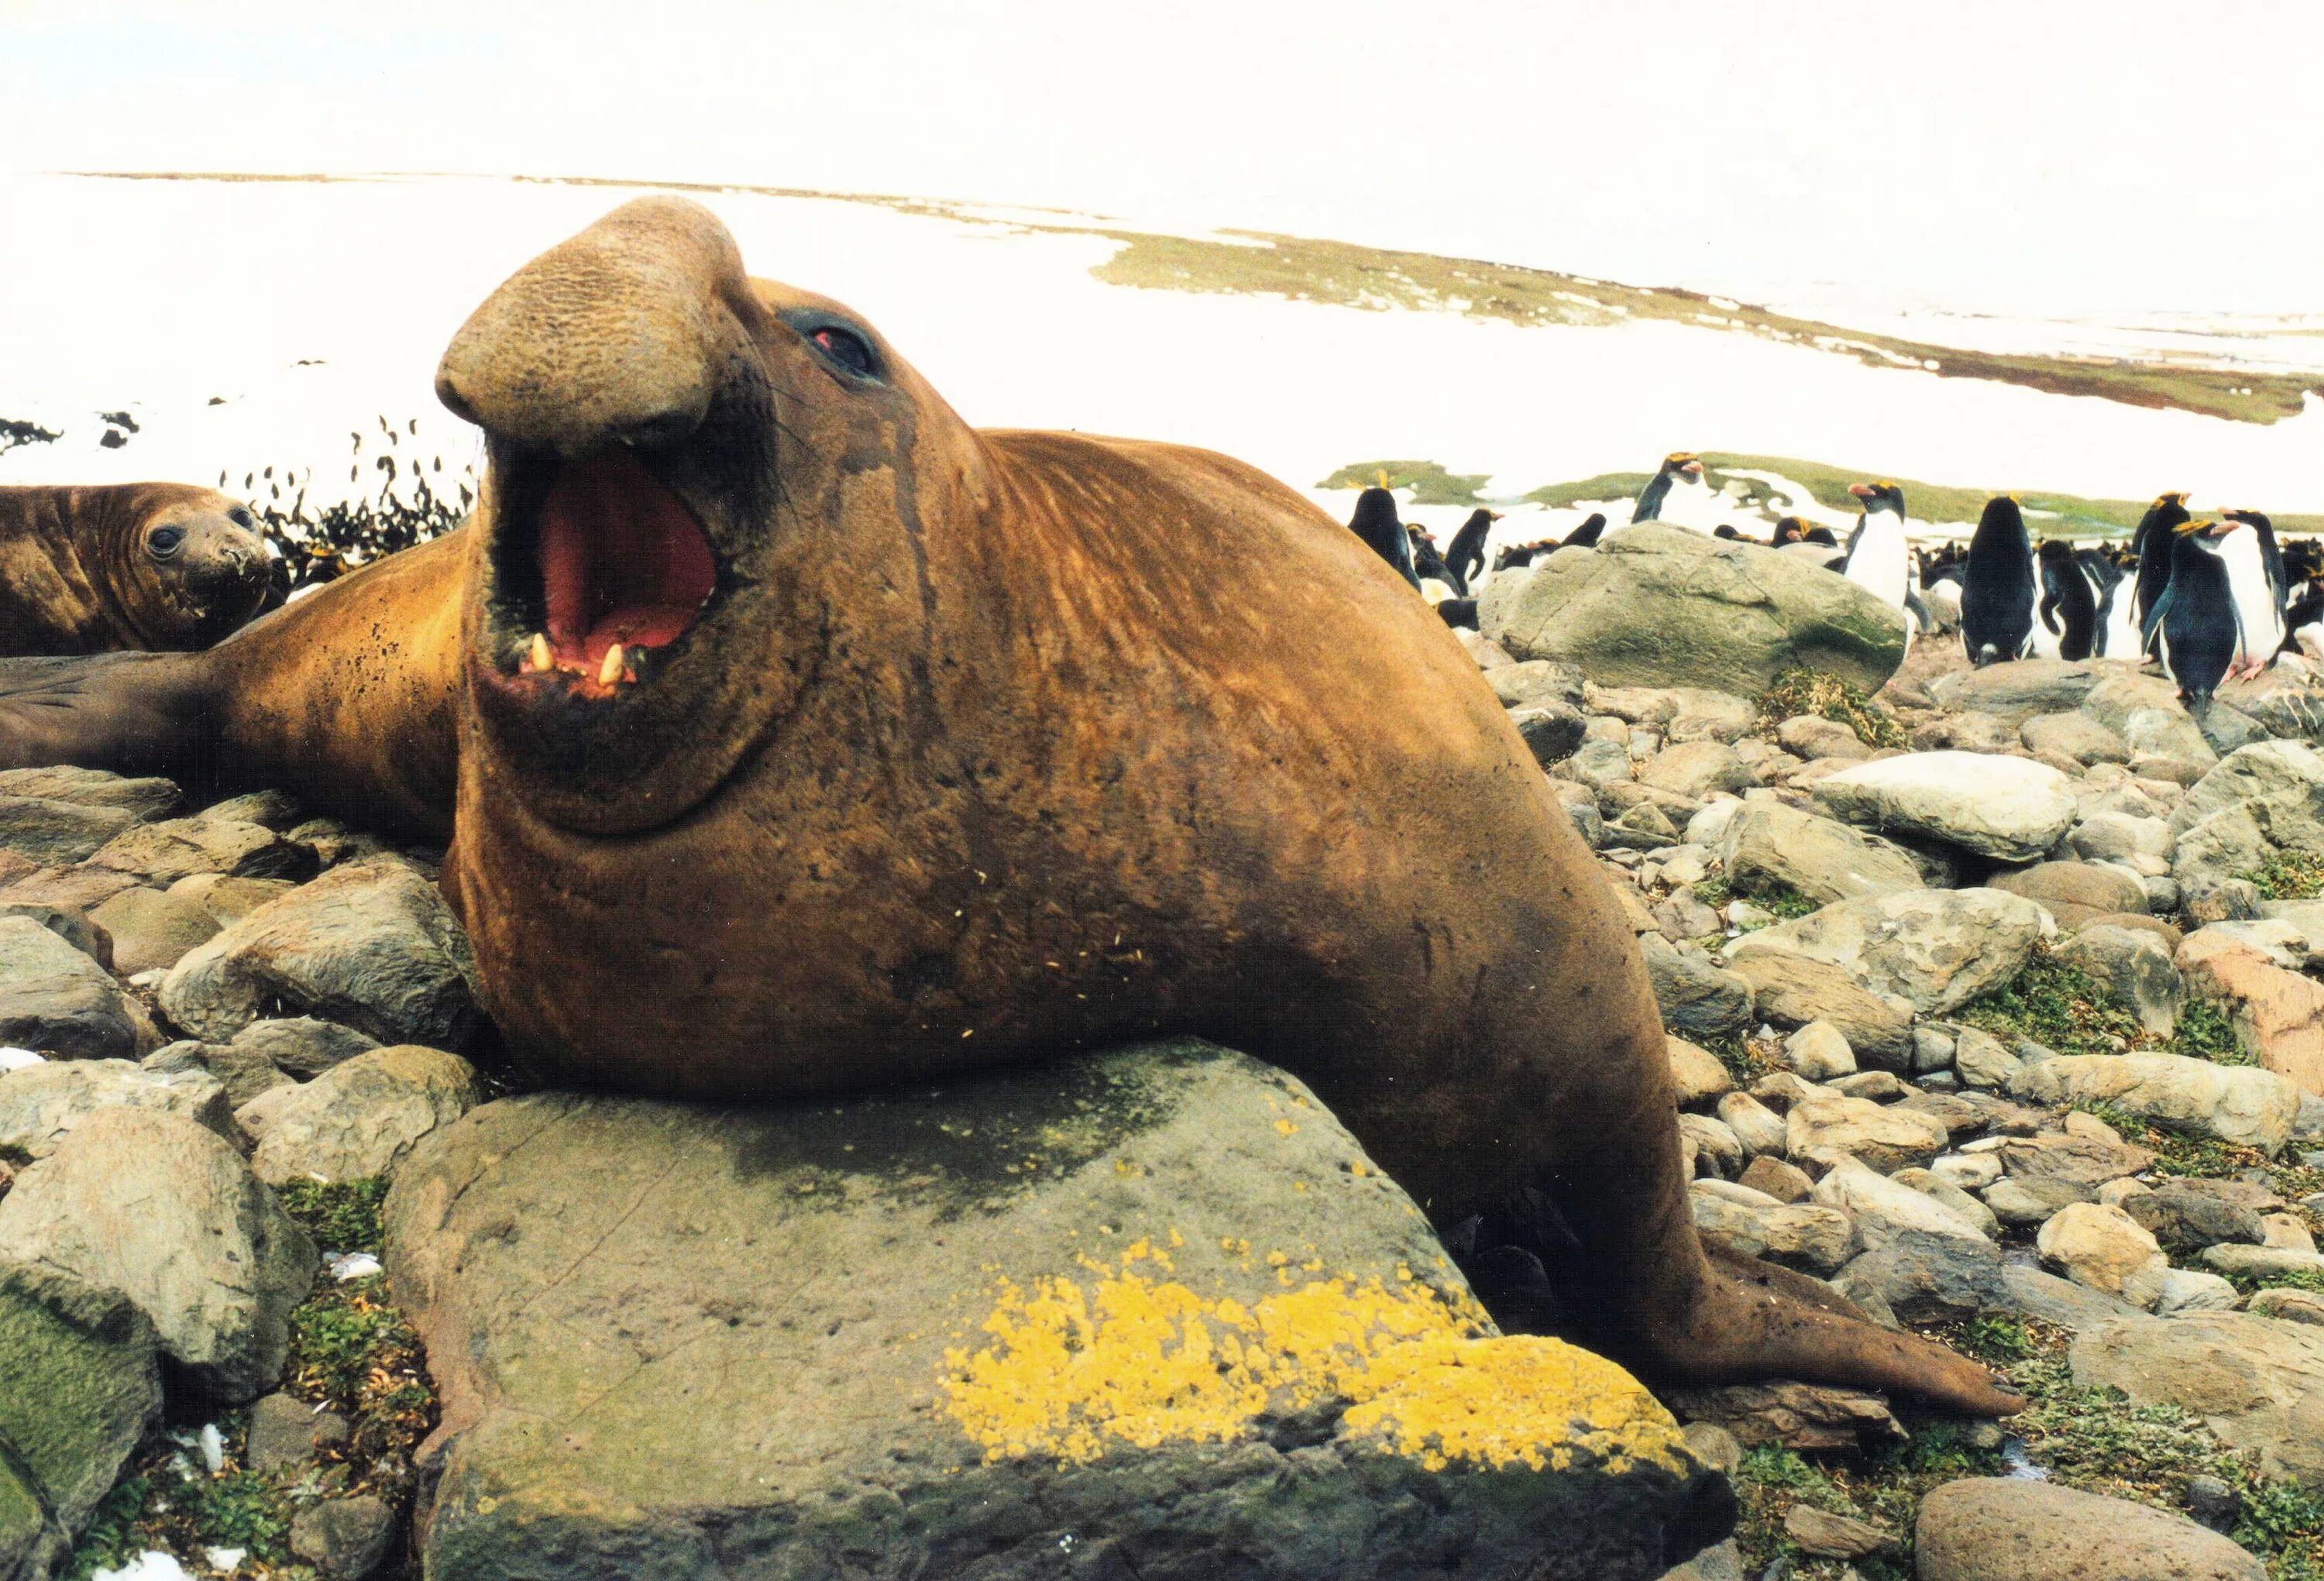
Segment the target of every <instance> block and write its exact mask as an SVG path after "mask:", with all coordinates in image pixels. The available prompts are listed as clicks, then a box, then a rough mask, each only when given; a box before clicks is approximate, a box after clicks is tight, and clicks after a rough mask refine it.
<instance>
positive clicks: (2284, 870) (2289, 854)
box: [2243, 850, 2324, 900]
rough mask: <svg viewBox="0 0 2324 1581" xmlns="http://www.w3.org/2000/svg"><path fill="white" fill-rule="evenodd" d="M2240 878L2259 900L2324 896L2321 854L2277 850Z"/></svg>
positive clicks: (2323, 872)
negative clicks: (2255, 893)
mask: <svg viewBox="0 0 2324 1581" xmlns="http://www.w3.org/2000/svg"><path fill="white" fill-rule="evenodd" d="M2243 877H2245V878H2248V879H2250V880H2251V881H2252V884H2253V887H2255V888H2256V889H2258V891H2259V897H2260V898H2261V899H2262V900H2314V899H2316V898H2317V897H2318V896H2324V855H2317V854H2314V853H2311V852H2309V851H2300V850H2280V851H2277V852H2276V853H2275V854H2274V855H2273V856H2272V857H2270V858H2268V859H2267V860H2265V861H2264V862H2262V863H2261V864H2260V865H2259V866H2258V867H2257V868H2255V869H2253V870H2252V871H2250V872H2248V873H2246V874H2244V875H2243Z"/></svg>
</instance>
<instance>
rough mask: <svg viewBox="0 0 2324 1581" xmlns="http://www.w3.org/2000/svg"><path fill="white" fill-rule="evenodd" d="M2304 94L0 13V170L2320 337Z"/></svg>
mask: <svg viewBox="0 0 2324 1581" xmlns="http://www.w3.org/2000/svg"><path fill="white" fill-rule="evenodd" d="M2319 82H2324V5H2318V4H2314V3H2312V0H2300V3H2289V0H2287V3H2282V4H2275V3H2266V0H2255V3H2249V4H2234V3H2232V0H2229V3H2227V4H2216V3H2215V4H2210V5H2199V6H2193V5H2184V4H2179V3H2173V4H2168V5H2164V4H2156V3H2154V0H2107V3H2103V4H2101V3H2098V0H2078V3H2075V4H2048V5H2044V4H2042V3H2040V0H2010V3H2002V4H1995V3H1989V0H1944V3H1942V4H1922V5H1912V6H1909V7H1906V6H1898V5H1883V4H1879V3H1878V0H1849V3H1847V4H1822V3H1812V4H1794V5H1770V4H1761V5H1737V4H1734V3H1733V0H1728V3H1725V4H1690V3H1681V0H1662V3H1646V4H1642V3H1639V0H1617V3H1607V0H1595V3H1591V4H1572V3H1569V0H1558V3H1556V4H1538V3H1536V4H1510V5H1502V4H1481V3H1470V4H1438V5H1422V4H1414V3H1412V0H1405V3H1402V4H1385V5H1384V4H1379V3H1376V0H1333V3H1331V4H1305V3H1300V4H1270V3H1268V0H1225V3H1222V0H1173V3H1172V4H1168V5H1142V6H1137V7H1135V8H1132V7H1130V6H1128V5H1118V4H1103V3H1101V4H1095V5H1093V4H1090V3H1089V0H981V3H979V4H976V5H935V4H926V3H923V4H901V3H897V0H838V3H834V0H821V3H819V4H816V5H799V4H794V3H790V0H773V3H762V4H756V5H748V6H735V7H731V8H729V7H722V6H712V5H683V4H659V5H648V4H641V3H632V4H625V5H601V4H596V3H595V0H576V3H571V4H564V5H554V6H551V5H493V4H491V3H489V0H466V3H463V4H439V3H436V0H422V3H418V4H399V5H365V4H361V3H360V0H350V3H347V4H341V5H328V6H326V5H315V4H311V3H308V0H300V3H299V4H280V5H277V4H244V3H239V0H206V3H205V4H203V5H200V6H198V7H196V6H191V5H183V4H166V5H164V4H142V5H141V4H105V3H103V0H55V3H52V0H0V170H17V171H26V170H64V169H82V170H101V169H149V170H150V169H198V170H268V171H346V170H462V171H476V172H523V173H533V174H561V175H603V176H622V177H642V178H650V179H677V180H709V181H748V182H759V183H770V184H779V185H786V186H797V187H811V188H825V189H831V190H839V191H875V192H900V193H910V194H920V195H929V196H941V197H953V198H972V199H984V200H992V201H1005V202H1018V203H1033V204H1052V205H1057V206H1060V207H1075V208H1084V209H1093V210H1099V211H1102V212H1107V213H1112V214H1117V215H1122V216H1128V217H1131V218H1136V219H1141V220H1148V221H1154V222H1165V223H1172V224H1195V225H1248V226H1251V227H1254V228H1261V229H1269V230H1278V231H1286V232H1291V233H1295V234H1310V235H1330V236H1341V237H1346V238H1349V239H1353V240H1360V241H1366V242H1372V243H1377V244H1390V245H1404V246H1411V247H1416V248H1419V249H1422V250H1425V251H1430V252H1439V253H1461V254H1475V255H1482V256H1487V257H1493V258H1500V259H1507V260H1511V261H1515V262H1528V263H1535V264H1540V265H1545V266H1547V267H1552V268H1562V269H1568V270H1573V271H1580V272H1583V273H1590V274H1596V275H1600V276H1604V277H1607V278H1611V279H1618V280H1629V281H1633V282H1636V283H1641V284H1656V283H1680V284H1688V285H1694V286H1698V287H1701V288H1704V289H1711V290H1725V291H1729V292H1732V293H1735V294H1738V295H1747V296H1750V297H1753V298H1756V299H1763V300H1766V299H1784V298H1787V297H1789V298H1794V299H1796V298H1802V297H1807V298H1812V299H1819V300H1830V299H1831V298H1833V297H1834V296H1835V295H1840V296H1847V295H1850V294H1853V295H1857V296H1860V297H1861V298H1863V299H1867V300H1880V301H1887V302H1891V303H1896V302H1903V301H1906V300H1923V301H1933V302H1937V303H1941V304H1944V305H1948V306H1951V307H1957V308H2012V309H2020V310H2032V311H2046V312H2052V313H2061V314H2091V315H2096V314H2106V313H2125V312H2138V311H2144V310H2149V309H2163V310H2189V311H2215V312H2216V311H2232V312H2279V311H2280V312H2309V313H2313V312H2319V311H2324V278H2319V277H2324V182H2319V180H2317V179H2315V175H2314V165H2315V162H2316V159H2317V156H2318V154H2319V146H2324V123H2319V115H2318V113H2317V110H2318V105H2317V97H2316V96H2317V93H2318V85H2319ZM250 240H251V241H252V242H253V243H254V244H262V245H263V240H264V239H263V238H251V239H250Z"/></svg>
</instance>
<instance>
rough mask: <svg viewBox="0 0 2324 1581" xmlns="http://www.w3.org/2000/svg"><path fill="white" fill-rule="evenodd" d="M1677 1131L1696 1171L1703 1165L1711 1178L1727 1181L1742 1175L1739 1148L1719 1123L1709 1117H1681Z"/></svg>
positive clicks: (1731, 1135)
mask: <svg viewBox="0 0 2324 1581" xmlns="http://www.w3.org/2000/svg"><path fill="white" fill-rule="evenodd" d="M1678 1129H1679V1135H1681V1136H1682V1137H1683V1139H1684V1141H1685V1145H1686V1149H1687V1152H1688V1154H1690V1155H1691V1156H1692V1157H1693V1158H1694V1159H1695V1160H1696V1161H1697V1166H1698V1170H1700V1168H1701V1167H1702V1166H1705V1165H1707V1166H1708V1167H1709V1169H1710V1171H1711V1173H1712V1174H1714V1175H1716V1176H1718V1177H1719V1178H1720V1179H1721V1180H1727V1181H1731V1180H1733V1179H1734V1178H1735V1177H1736V1176H1737V1175H1739V1174H1741V1173H1742V1172H1743V1144H1742V1143H1741V1141H1739V1140H1738V1138H1737V1137H1736V1135H1735V1133H1734V1132H1732V1131H1730V1130H1729V1129H1728V1128H1727V1127H1726V1126H1724V1125H1722V1124H1721V1123H1720V1122H1719V1121H1717V1120H1714V1119H1712V1118H1711V1117H1710V1116H1709V1115H1681V1116H1679V1117H1678Z"/></svg>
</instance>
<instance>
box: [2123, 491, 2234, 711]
mask: <svg viewBox="0 0 2324 1581" xmlns="http://www.w3.org/2000/svg"><path fill="white" fill-rule="evenodd" d="M2157 530H2158V531H2167V532H2168V533H2170V535H2171V539H2172V542H2171V580H2170V581H2169V582H2168V583H2167V584H2165V585H2164V587H2163V596H2162V597H2161V598H2159V599H2157V600H2156V601H2155V603H2154V609H2153V612H2152V613H2150V614H2149V615H2148V616H2147V618H2146V624H2145V627H2144V630H2143V631H2142V633H2141V640H2142V643H2143V644H2144V647H2145V648H2146V649H2148V650H2149V651H2152V652H2153V654H2154V655H2155V656H2156V657H2159V658H2160V659H2161V660H2162V661H2163V671H2164V673H2165V674H2167V675H2169V676H2170V677H2171V678H2172V680H2173V681H2176V682H2177V683H2179V696H2180V698H2181V701H2183V702H2184V703H2186V704H2187V709H2188V712H2190V713H2192V714H2193V715H2194V716H2195V718H2196V720H2197V721H2198V722H2200V721H2201V720H2202V718H2203V716H2204V715H2205V714H2206V713H2207V712H2209V710H2210V706H2211V694H2213V693H2215V692H2217V691H2218V689H2219V683H2220V682H2221V681H2222V680H2224V679H2225V678H2226V677H2227V671H2228V670H2229V668H2230V667H2231V666H2233V665H2234V664H2235V662H2236V650H2237V649H2238V648H2239V647H2240V646H2241V641H2240V638H2241V633H2240V632H2239V631H2238V630H2237V629H2236V601H2235V593H2234V591H2233V590H2232V589H2231V588H2230V587H2229V586H2228V575H2227V560H2226V558H2225V557H2224V556H2222V555H2221V553H2220V549H2221V547H2222V545H2221V543H2220V540H2221V538H2224V537H2227V536H2228V535H2229V534H2230V533H2231V531H2233V530H2235V529H2233V527H2232V524H2226V523H2221V522H2217V521H2199V520H2196V519H2192V518H2190V519H2188V520H2185V521H2181V522H2179V523H2177V524H2176V525H2174V526H2172V527H2170V528H2167V529H2157ZM2141 564H2142V565H2144V558H2143V557H2142V560H2141Z"/></svg>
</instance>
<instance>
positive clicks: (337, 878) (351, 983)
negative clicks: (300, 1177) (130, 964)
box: [161, 861, 478, 1049]
mask: <svg viewBox="0 0 2324 1581" xmlns="http://www.w3.org/2000/svg"><path fill="white" fill-rule="evenodd" d="M474 985H475V958H474V957H473V956H472V955H471V954H470V952H469V950H468V940H467V935H466V934H465V933H462V932H461V931H460V924H458V923H457V921H455V920H454V919H453V916H452V914H451V912H450V910H449V909H448V908H447V906H446V905H445V904H444V900H443V897H442V896H440V895H438V893H437V890H436V886H435V885H434V884H432V883H431V882H429V880H428V879H427V878H425V877H423V876H422V875H421V874H420V872H419V871H418V870H417V869H413V868H411V867H410V866H407V865H405V864H403V863H401V862H395V861H379V862H361V863H355V864H351V865H350V866H347V867H344V868H334V869H331V870H330V871H329V872H327V873H326V874H324V875H323V876H322V877H321V878H318V879H316V880H315V881H314V882H313V883H311V884H306V885H302V886H301V887H299V888H297V889H295V890H292V891H291V893H289V894H287V895H285V896H282V897H281V899H279V900H276V901H274V902H272V904H271V905H263V906H261V907H260V908H259V909H258V910H256V911H254V912H252V913H251V914H250V915H247V916H245V917H244V918H243V919H242V920H241V921H240V922H238V923H235V924H233V925H232V926H230V927H228V928H227V929H226V931H225V932H224V933H220V934H218V935H217V937H216V938H214V939H212V940H211V941H210V942H208V943H207V944H204V945H202V946H200V947H199V948H198V949H196V950H195V951H192V952H191V953H190V954H189V955H187V956H186V957H185V959H184V960H182V961H179V962H178V964H177V966H176V968H175V969H174V970H171V973H170V975H169V978H168V979H166V980H165V981H164V982H163V983H162V985H161V1008H162V1009H163V1010H164V1011H166V1012H167V1013H168V1015H169V1016H170V1019H171V1020H172V1021H174V1022H176V1023H177V1024H178V1025H180V1026H181V1027H183V1028H184V1029H185V1030H186V1031H187V1032H188V1033H189V1034H192V1035H194V1036H196V1037H199V1038H202V1039H205V1040H207V1041H208V1042H211V1043H227V1042H231V1041H232V1040H233V1038H234V1035H235V1034H236V1033H238V1032H240V1031H241V1030H242V1029H243V1028H244V1027H245V1026H247V1025H250V1024H251V1023H252V1022H254V1021H256V1020H258V1019H259V1018H260V1017H261V1016H281V1015H284V1014H286V1013H287V1014H290V1015H294V1016H295V1015H312V1016H320V1017H321V1018H323V1019H325V1020H327V1021H336V1022H339V1023H341V1024H343V1025H347V1026H352V1027H354V1028H355V1029H356V1030H357V1031H359V1032H362V1033H364V1034H367V1035H369V1036H372V1037H375V1038H378V1039H379V1040H380V1041H381V1042H382V1043H426V1044H428V1045H429V1046H430V1047H438V1048H454V1049H457V1048H460V1047H463V1046H465V1045H466V1042H467V1040H468V1038H469V1036H470V1035H471V1034H472V1033H473V1032H474V1031H475V1026H476V1024H477V1018H478V1012H477V1010H476V1003H475V986H474Z"/></svg>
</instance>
